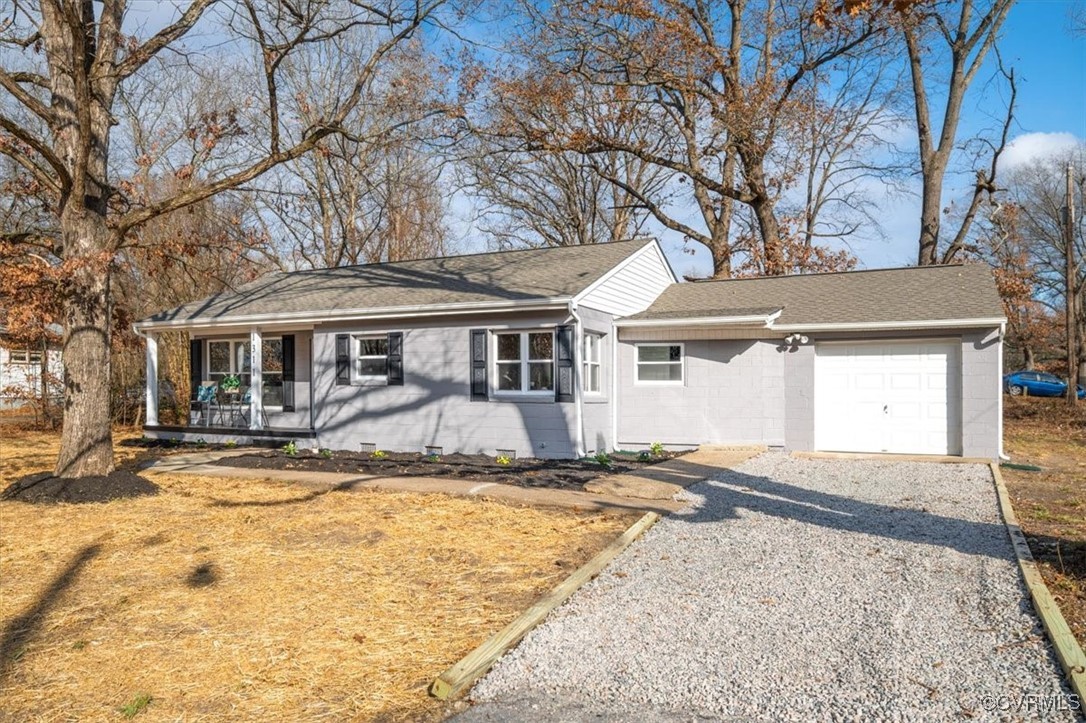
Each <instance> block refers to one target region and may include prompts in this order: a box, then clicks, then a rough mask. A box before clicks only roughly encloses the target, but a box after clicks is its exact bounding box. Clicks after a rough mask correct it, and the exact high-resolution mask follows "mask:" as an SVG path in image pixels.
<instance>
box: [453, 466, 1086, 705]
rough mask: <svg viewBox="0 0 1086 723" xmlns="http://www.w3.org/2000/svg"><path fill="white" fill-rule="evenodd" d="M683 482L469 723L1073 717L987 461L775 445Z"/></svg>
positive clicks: (487, 683) (494, 679) (496, 681)
mask: <svg viewBox="0 0 1086 723" xmlns="http://www.w3.org/2000/svg"><path fill="white" fill-rule="evenodd" d="M685 494H688V495H690V498H691V502H692V505H691V508H690V509H689V510H687V511H686V512H685V513H680V514H679V515H675V516H672V517H670V518H667V519H664V520H662V521H660V522H659V523H658V524H657V525H656V527H654V528H653V529H652V530H651V531H649V533H648V534H647V535H646V536H645V537H644V538H643V539H641V540H640V541H638V542H637V543H635V544H634V545H633V546H631V547H630V548H629V549H628V550H627V551H626V552H625V553H624V554H623V555H622V556H620V557H619V558H618V559H617V560H615V561H614V562H613V563H612V564H611V565H610V566H609V567H608V569H607V571H605V572H604V573H603V574H602V575H600V577H598V578H597V579H596V580H594V581H593V582H591V583H589V584H588V585H586V586H585V587H584V588H582V589H581V590H580V591H579V592H578V593H577V594H576V595H574V597H573V598H572V599H571V600H570V601H569V602H568V603H567V604H566V605H564V606H562V607H561V608H559V609H558V610H556V611H555V612H554V613H552V614H551V616H550V617H549V618H548V619H547V620H546V622H545V623H544V624H543V625H541V626H540V627H538V628H537V629H536V630H534V631H533V632H532V633H530V634H529V635H528V637H527V638H525V640H524V641H523V642H522V643H521V644H520V645H519V646H518V647H517V648H516V649H514V650H513V651H511V652H510V653H509V654H508V655H506V656H505V657H504V658H503V659H502V660H501V661H499V663H498V664H497V665H496V666H495V667H494V669H493V670H492V671H491V672H490V674H489V675H488V676H487V677H486V678H484V679H483V680H482V681H480V683H479V684H478V685H477V686H476V687H475V689H474V690H473V691H472V694H471V698H472V699H473V700H474V701H476V702H477V703H479V704H478V705H476V706H475V707H473V708H471V709H470V710H469V711H467V712H466V713H465V714H463V715H462V716H461V719H462V720H467V721H471V720H494V721H497V720H502V721H506V720H541V719H545V720H559V719H560V720H589V719H591V720H630V719H637V720H639V721H655V720H661V721H662V720H675V719H684V720H694V719H701V718H705V719H721V718H726V719H739V720H804V721H807V720H841V721H846V720H857V721H863V720H872V719H876V720H891V721H896V720H963V719H972V720H987V719H1002V720H1018V719H1022V718H1037V717H1043V718H1045V719H1046V720H1075V719H1076V714H1075V713H1073V712H1070V711H1069V710H1067V709H1068V708H1073V707H1074V699H1073V698H1068V697H1067V695H1068V694H1069V689H1067V688H1066V687H1065V686H1064V685H1063V684H1062V682H1061V675H1060V672H1059V667H1058V664H1057V663H1056V661H1055V658H1054V656H1053V654H1052V653H1051V652H1050V650H1049V647H1048V644H1047V642H1046V641H1045V638H1044V633H1043V631H1042V629H1041V626H1040V623H1039V621H1038V620H1037V618H1036V617H1035V616H1034V614H1033V612H1032V608H1031V607H1030V605H1029V603H1028V602H1027V596H1026V593H1025V589H1024V587H1023V586H1022V584H1021V582H1020V580H1019V575H1018V570H1017V566H1016V563H1015V562H1014V557H1013V553H1012V550H1011V546H1010V543H1009V541H1008V539H1007V533H1006V530H1005V528H1004V527H1003V524H1002V522H1001V518H1000V515H999V511H998V507H997V501H996V495H995V490H994V487H993V485H992V482H991V476H990V472H989V471H988V469H987V468H986V467H984V466H980V465H957V464H930V463H900V462H867V461H836V460H834V461H823V460H802V459H793V458H791V457H788V456H786V455H784V454H781V453H768V454H763V455H761V456H759V457H757V458H755V459H752V460H750V461H748V462H746V463H744V464H742V465H741V466H739V467H738V468H736V469H735V470H734V471H733V470H720V471H718V472H715V473H714V478H713V481H708V482H705V483H702V484H700V485H697V486H695V487H692V488H691V489H690V490H688V491H687V493H685ZM1023 694H1025V695H1029V696H1032V697H1031V698H1027V699H1026V700H1025V701H1022V700H1019V698H1020V697H1021V696H1022V695H1023ZM1043 706H1048V707H1049V708H1057V709H1059V710H1056V711H1052V710H1049V711H1048V712H1047V713H1045V714H1044V715H1040V714H1038V712H1037V708H1039V707H1043Z"/></svg>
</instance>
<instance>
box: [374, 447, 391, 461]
mask: <svg viewBox="0 0 1086 723" xmlns="http://www.w3.org/2000/svg"><path fill="white" fill-rule="evenodd" d="M387 456H388V452H385V451H384V450H381V449H375V450H373V452H371V453H370V457H372V458H373V459H384V458H385V457H387Z"/></svg>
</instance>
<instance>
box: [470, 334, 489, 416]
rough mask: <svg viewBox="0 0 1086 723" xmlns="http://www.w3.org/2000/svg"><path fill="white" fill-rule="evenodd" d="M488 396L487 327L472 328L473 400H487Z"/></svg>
mask: <svg viewBox="0 0 1086 723" xmlns="http://www.w3.org/2000/svg"><path fill="white" fill-rule="evenodd" d="M488 396H489V395H488V393H487V384H486V329H472V330H471V401H473V402H485V401H486V400H487V398H488Z"/></svg>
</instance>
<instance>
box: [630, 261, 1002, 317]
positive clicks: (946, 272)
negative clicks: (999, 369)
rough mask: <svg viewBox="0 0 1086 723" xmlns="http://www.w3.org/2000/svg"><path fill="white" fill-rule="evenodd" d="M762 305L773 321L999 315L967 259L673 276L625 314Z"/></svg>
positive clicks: (985, 272)
mask: <svg viewBox="0 0 1086 723" xmlns="http://www.w3.org/2000/svg"><path fill="white" fill-rule="evenodd" d="M759 308H760V309H763V310H764V309H777V308H783V309H784V310H783V311H782V312H781V315H780V317H779V318H778V319H777V320H776V321H775V322H774V323H775V325H777V326H785V325H789V324H842V323H885V322H898V321H903V322H917V321H949V320H955V319H994V318H1000V317H1002V316H1003V305H1002V303H1001V302H1000V299H999V293H998V291H997V290H996V285H995V281H994V279H993V278H992V273H991V271H990V270H989V269H988V267H986V266H982V265H979V264H970V265H965V266H923V267H912V268H904V269H884V270H877V271H850V272H846V273H836V274H808V275H802V276H776V277H765V278H757V279H727V280H722V281H698V282H692V283H685V284H675V285H673V286H670V287H669V288H668V289H666V290H665V291H664V293H663V294H661V295H660V298H658V299H657V300H656V301H655V302H654V303H653V304H652V306H650V307H649V308H648V309H646V310H645V311H643V312H641V313H640V314H635V315H634V316H631V317H628V318H630V319H676V318H702V317H709V316H738V315H740V314H739V313H737V310H748V311H749V310H750V309H759ZM767 313H768V312H767Z"/></svg>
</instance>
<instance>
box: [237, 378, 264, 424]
mask: <svg viewBox="0 0 1086 723" xmlns="http://www.w3.org/2000/svg"><path fill="white" fill-rule="evenodd" d="M252 402H253V388H252V387H245V392H244V394H242V395H241V418H242V420H243V421H246V422H247V421H248V417H247V416H246V415H247V414H248V412H249V405H250V404H252ZM260 421H261V422H263V423H264V429H267V428H268V413H267V412H266V411H264V408H263V407H261V409H260Z"/></svg>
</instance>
